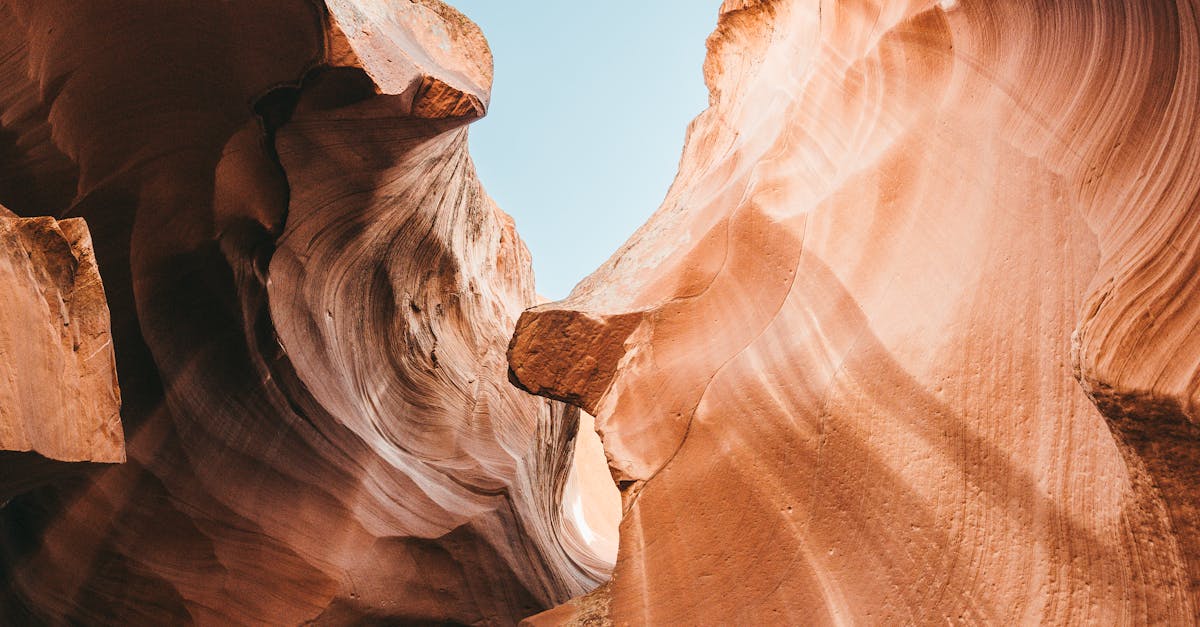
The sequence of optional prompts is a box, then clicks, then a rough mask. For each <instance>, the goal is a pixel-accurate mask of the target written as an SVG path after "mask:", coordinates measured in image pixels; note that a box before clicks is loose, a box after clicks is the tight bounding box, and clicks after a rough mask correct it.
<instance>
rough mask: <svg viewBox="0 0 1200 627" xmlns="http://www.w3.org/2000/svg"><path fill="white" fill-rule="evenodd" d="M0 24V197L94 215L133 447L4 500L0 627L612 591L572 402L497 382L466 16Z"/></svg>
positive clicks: (522, 604) (274, 617)
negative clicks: (579, 458) (568, 500)
mask: <svg viewBox="0 0 1200 627" xmlns="http://www.w3.org/2000/svg"><path fill="white" fill-rule="evenodd" d="M0 32H2V33H3V37H2V38H0V47H2V48H3V55H2V56H0V59H3V61H2V62H0V120H2V121H3V126H4V133H3V134H0V201H3V202H5V203H6V204H8V205H9V206H10V207H12V208H13V209H14V210H15V211H16V212H17V213H20V214H23V215H32V214H34V213H37V212H39V211H44V207H47V206H49V207H56V208H59V210H58V211H57V212H56V215H57V216H59V217H60V218H72V219H73V218H78V217H84V218H86V219H87V221H88V224H89V225H90V226H91V228H92V232H93V234H94V235H95V236H96V250H95V256H96V258H97V259H98V260H99V261H100V264H99V265H100V268H101V269H102V271H103V273H104V279H105V285H106V286H107V288H108V301H109V304H110V307H111V311H112V317H113V338H114V341H115V353H116V358H117V364H118V368H119V370H120V372H119V374H120V376H121V381H122V385H123V395H124V409H123V412H122V416H123V421H124V423H125V428H126V433H127V436H128V456H129V460H128V463H127V464H125V465H122V466H119V467H112V468H105V469H100V470H98V471H95V472H92V473H91V474H90V475H89V476H88V478H87V480H86V481H83V482H78V483H75V484H71V485H65V486H56V487H50V488H45V489H40V490H37V491H35V492H32V493H29V494H27V495H23V496H20V497H18V498H16V499H14V500H13V501H12V503H10V504H9V505H8V507H6V508H5V509H4V510H3V511H0V570H3V572H4V573H5V575H6V576H5V578H4V581H3V583H2V584H0V617H2V619H0V622H5V623H50V624H62V623H72V624H74V623H79V624H191V623H195V624H219V625H229V624H285V625H294V624H302V623H309V622H312V623H315V624H395V623H408V622H413V623H444V622H448V623H455V624H511V623H514V622H516V621H517V620H519V619H521V618H522V617H525V616H528V615H530V614H534V613H536V612H538V611H541V610H543V609H546V608H548V607H551V606H553V605H554V604H556V603H560V602H562V601H565V600H567V599H568V598H570V597H572V596H577V595H580V594H583V593H585V592H586V591H588V590H590V589H592V588H593V587H595V586H596V585H598V584H599V583H600V582H601V581H602V580H603V579H604V578H606V577H607V574H608V568H609V567H610V566H611V559H612V556H611V555H607V556H606V555H605V554H604V553H603V550H602V548H603V547H601V548H596V546H593V544H589V543H588V542H586V541H584V542H581V541H579V535H580V534H579V531H578V520H577V517H576V515H575V514H574V513H573V512H572V511H571V510H570V509H564V507H563V494H564V491H565V490H566V489H567V485H568V483H569V477H570V476H572V472H573V471H572V468H575V469H576V470H575V472H585V473H586V472H589V471H588V470H580V468H582V466H576V465H574V464H573V455H574V451H575V447H576V444H575V440H576V426H577V424H578V421H579V414H578V412H577V410H575V409H574V408H570V407H567V406H565V405H563V404H562V403H559V402H557V401H554V402H551V401H547V400H545V399H541V398H537V397H534V396H530V395H528V394H526V393H524V392H522V391H520V390H517V389H516V388H514V387H512V386H511V385H510V384H509V382H508V381H507V363H506V359H505V346H506V343H507V341H508V338H509V337H510V335H511V332H512V329H513V325H514V323H515V320H516V318H517V316H518V315H519V313H520V312H521V310H523V309H524V308H526V307H528V306H530V305H533V304H534V303H535V302H536V301H535V294H534V290H533V278H532V271H531V269H530V260H529V255H528V252H527V251H526V249H525V247H524V245H523V244H522V243H521V241H520V239H519V238H518V236H517V234H516V232H515V230H514V227H513V223H512V221H511V220H510V219H509V218H508V217H507V216H506V215H505V214H504V213H503V212H501V211H500V210H499V209H498V208H497V207H496V205H495V204H494V203H493V202H492V201H491V199H490V198H488V196H487V194H486V193H485V192H484V191H483V189H482V188H481V186H480V184H479V182H478V180H477V178H476V176H475V172H474V168H473V166H472V163H471V160H470V157H469V155H468V152H467V125H468V124H469V123H470V122H471V121H473V120H475V119H477V118H478V117H480V116H482V115H483V114H484V112H485V110H486V106H487V102H488V97H489V96H488V95H489V90H490V84H491V72H492V70H491V57H490V53H489V51H488V49H487V46H486V43H485V41H484V39H483V37H482V35H481V34H480V33H479V31H478V29H477V28H476V27H475V26H474V25H473V24H471V23H470V22H469V21H467V20H466V19H465V18H463V17H462V16H461V15H460V14H458V13H457V12H456V11H454V10H453V9H451V8H449V7H448V6H446V5H444V4H443V3H441V2H438V1H436V0H414V1H412V2H382V1H376V0H328V1H327V2H314V1H309V0H267V1H262V2H249V3H229V2H225V1H223V0H203V1H198V2H189V3H186V6H184V5H180V4H171V3H166V4H164V3H161V2H157V1H154V0H135V1H133V2H129V1H128V0H123V1H122V2H112V1H107V0H102V1H98V2H87V3H77V2H70V1H67V0H3V1H0ZM37 224H42V223H40V222H39V223H37ZM52 224H53V222H52V221H50V222H47V223H46V224H45V225H44V227H45V228H47V229H48V228H52ZM59 224H60V225H68V226H65V227H62V230H63V232H64V233H69V234H68V235H67V238H68V239H70V238H76V239H77V238H78V237H79V235H78V233H76V232H75V231H71V230H70V229H69V227H70V225H73V224H77V223H76V222H73V221H72V220H71V219H63V220H61V221H60V222H59ZM0 311H7V310H6V309H0ZM85 322H86V321H85ZM89 328H90V327H89ZM89 346H90V345H89ZM97 346H98V345H97ZM89 354H90V352H89ZM67 355H68V356H70V355H71V353H69V352H68V353H67ZM102 355H104V353H103V352H102ZM79 367H80V368H82V367H83V366H82V365H81V366H79ZM97 367H98V365H97ZM105 418H111V414H110V415H107V416H105ZM114 433H117V434H118V435H119V432H114ZM590 472H592V473H595V472H600V473H604V472H605V469H603V468H602V467H601V468H596V467H594V466H593V467H591V469H590ZM593 481H594V479H593ZM589 509H590V507H589ZM610 550H611V549H610Z"/></svg>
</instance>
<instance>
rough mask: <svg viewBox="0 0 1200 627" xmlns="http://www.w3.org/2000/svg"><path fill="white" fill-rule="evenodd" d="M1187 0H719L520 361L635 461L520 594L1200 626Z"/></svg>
mask: <svg viewBox="0 0 1200 627" xmlns="http://www.w3.org/2000/svg"><path fill="white" fill-rule="evenodd" d="M1197 9H1198V7H1197V6H1196V5H1195V4H1194V3H1193V2H1190V1H1186V0H1180V1H1178V2H1176V1H1171V0H1124V1H1116V2H1103V3H1097V2H1091V3H1086V2H1085V3H1062V2H1051V1H1049V0H1016V1H1013V2H983V1H975V0H959V1H958V2H955V0H942V1H941V2H928V1H923V2H922V1H907V2H906V1H895V2H878V1H873V0H854V1H833V0H827V1H818V0H726V1H725V2H724V3H723V5H722V6H721V8H720V14H721V16H720V24H719V26H718V28H717V30H716V32H715V33H713V35H712V36H711V37H710V39H709V41H708V50H709V53H708V59H707V63H706V66H705V76H706V79H707V82H708V86H709V89H710V93H711V106H710V108H709V109H708V110H707V111H706V112H704V113H703V114H702V115H701V116H700V117H699V118H697V119H696V120H695V122H694V123H693V124H692V126H691V127H690V130H689V136H688V140H687V144H686V147H685V148H684V152H683V157H682V160H681V164H680V172H679V175H678V178H677V179H676V181H675V183H674V185H673V186H672V188H671V190H670V192H669V194H668V197H667V199H666V201H665V202H664V204H663V206H662V207H661V208H660V209H659V210H658V212H657V213H656V214H655V215H654V216H653V217H652V218H651V219H650V221H649V222H648V223H647V224H646V225H645V226H644V227H642V228H641V229H640V230H639V231H638V232H637V233H636V234H635V235H634V236H633V237H632V238H631V239H630V240H629V242H628V243H626V244H625V246H624V247H622V248H621V249H620V250H619V251H618V252H617V253H616V254H615V255H614V256H613V257H612V258H611V259H610V260H609V261H608V262H607V263H606V264H605V265H603V266H602V267H601V268H600V269H599V270H597V271H596V272H595V273H594V274H593V275H592V276H590V277H589V278H588V279H586V280H585V281H584V282H583V283H581V284H580V285H579V286H578V287H577V288H576V289H575V290H574V291H573V292H572V294H571V295H570V296H569V297H568V298H567V299H566V300H564V301H561V302H557V303H549V304H545V305H541V306H539V307H537V308H535V309H532V310H531V311H529V312H527V313H525V314H524V315H523V316H522V317H521V319H520V321H519V323H518V327H517V331H516V335H515V337H514V338H513V341H512V343H511V344H510V347H509V362H510V366H511V376H512V378H513V380H514V381H516V382H517V383H518V384H520V385H522V386H523V387H525V388H526V389H528V390H531V391H533V392H536V393H538V394H542V395H545V396H549V397H551V398H557V399H560V400H564V401H567V402H569V403H573V404H576V405H578V406H580V407H582V408H584V409H585V410H587V411H588V412H591V413H593V414H594V415H595V416H596V428H597V430H598V431H599V433H600V434H601V436H602V437H603V441H604V449H605V451H606V453H607V455H608V457H609V464H610V467H611V469H612V471H613V474H614V477H615V478H616V480H617V481H618V483H619V486H620V487H621V490H622V498H623V519H622V522H621V526H620V549H619V553H618V558H617V564H616V568H615V571H614V574H613V578H612V581H611V583H610V584H608V585H606V586H604V587H603V588H600V589H599V590H597V591H596V592H594V593H592V594H591V595H588V596H585V597H582V598H579V599H576V600H574V601H572V602H571V603H569V604H566V605H564V606H561V607H559V608H557V609H555V610H553V611H551V612H548V613H545V614H542V615H540V616H538V617H535V618H534V619H532V621H531V622H533V623H535V624H559V623H571V622H573V623H577V624H599V623H606V622H612V623H616V624H631V625H639V624H852V623H863V624H877V623H883V624H889V623H935V622H936V623H944V622H955V623H959V622H968V623H990V624H1089V623H1115V624H1191V623H1192V622H1193V621H1194V620H1196V618H1197V617H1198V616H1200V511H1198V506H1197V505H1198V503H1200V423H1198V420H1200V414H1198V413H1197V407H1198V406H1200V333H1198V332H1197V327H1198V325H1200V291H1198V290H1197V289H1196V287H1197V281H1200V273H1198V272H1197V270H1200V206H1197V200H1198V198H1200V177H1198V176H1197V174H1196V173H1197V172H1200V168H1198V167H1197V166H1198V165H1200V163H1198V160H1200V141H1198V140H1200V128H1198V127H1197V125H1198V124H1200V110H1198V109H1200V97H1198V96H1200V36H1198V33H1197V24H1198V22H1197Z"/></svg>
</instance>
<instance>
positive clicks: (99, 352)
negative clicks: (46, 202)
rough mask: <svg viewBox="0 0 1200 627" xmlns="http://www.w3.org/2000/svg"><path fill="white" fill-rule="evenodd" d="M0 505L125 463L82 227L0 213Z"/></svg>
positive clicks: (101, 308)
mask: <svg viewBox="0 0 1200 627" xmlns="http://www.w3.org/2000/svg"><path fill="white" fill-rule="evenodd" d="M0 291H2V293H3V294H4V298H3V300H2V301H0V500H2V501H6V500H8V499H9V498H11V497H12V496H14V495H15V494H18V493H20V492H24V491H26V490H29V489H31V488H33V487H37V486H38V485H39V484H41V483H44V482H45V481H46V480H47V479H51V478H55V477H59V476H64V475H69V474H73V473H75V472H76V471H77V470H78V469H79V467H80V466H82V465H87V464H81V462H83V463H117V462H122V461H124V460H125V441H124V436H123V434H122V432H121V420H120V414H119V412H120V409H121V398H120V393H119V391H118V389H117V380H116V366H115V364H114V363H113V349H112V337H111V336H110V334H109V327H108V306H107V305H106V304H105V301H104V288H103V286H102V285H101V284H100V274H99V272H98V271H97V269H96V260H95V258H94V257H93V255H92V243H91V237H90V235H89V234H88V230H87V225H85V224H84V223H83V220H80V219H70V220H62V221H56V220H55V219H53V218H18V217H16V216H14V215H13V214H12V213H11V212H9V211H8V210H7V209H5V208H3V207H0Z"/></svg>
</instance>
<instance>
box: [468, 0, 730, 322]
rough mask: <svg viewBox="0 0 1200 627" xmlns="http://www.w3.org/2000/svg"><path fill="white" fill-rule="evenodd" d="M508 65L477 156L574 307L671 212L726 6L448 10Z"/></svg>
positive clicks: (624, 2)
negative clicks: (610, 261) (644, 230)
mask: <svg viewBox="0 0 1200 627" xmlns="http://www.w3.org/2000/svg"><path fill="white" fill-rule="evenodd" d="M449 2H450V4H453V5H454V6H455V7H456V8H458V9H459V10H460V11H462V12H463V13H465V14H466V15H467V17H470V18H471V19H472V20H474V21H475V23H477V24H479V26H480V27H481V28H482V29H483V33H484V35H486V36H487V38H488V42H489V43H490V44H491V47H492V54H493V56H494V57H495V63H496V76H495V83H494V86H493V89H492V103H491V107H490V109H489V111H488V116H487V117H486V118H484V119H483V120H480V121H478V122H476V123H475V124H473V125H472V128H471V139H470V141H471V154H472V156H473V157H474V159H475V164H476V166H477V168H478V170H479V176H480V178H481V179H482V180H483V184H484V186H485V187H486V188H487V190H488V193H489V194H491V196H492V197H493V198H495V199H496V202H497V203H498V204H499V205H500V207H501V208H502V209H503V210H504V211H506V212H508V213H509V214H510V215H512V216H513V218H514V219H515V220H516V222H517V230H518V231H519V232H520V234H521V237H522V238H523V239H524V240H525V243H526V244H527V245H528V246H529V249H530V251H532V253H533V267H534V271H535V272H536V274H537V286H538V292H540V293H541V294H543V295H544V296H547V297H549V298H552V299H559V298H563V297H565V296H566V295H567V293H568V292H570V291H571V288H572V287H574V286H575V284H576V283H578V282H579V281H580V280H581V279H583V277H585V276H587V275H588V274H589V273H591V272H592V271H593V270H595V269H596V268H597V267H598V266H599V265H600V264H601V263H603V262H604V260H605V259H607V258H608V257H609V256H610V255H611V254H612V253H613V252H615V251H616V249H617V248H618V247H619V246H620V245H621V244H622V243H624V242H625V240H626V239H628V237H629V236H630V235H632V234H633V232H634V230H636V229H637V228H638V227H639V226H641V225H642V223H643V222H645V221H646V219H647V218H648V217H649V216H650V214H651V213H653V212H654V210H655V209H657V208H658V205H659V204H660V203H661V202H662V200H663V197H664V196H666V193H667V188H668V187H669V186H670V184H671V180H672V179H673V178H674V176H675V172H676V170H677V168H678V165H679V155H680V152H681V151H682V149H683V137H684V132H685V131H686V129H687V124H688V122H690V121H691V120H692V118H694V117H695V116H696V115H698V114H699V113H700V112H701V111H703V110H704V108H705V106H707V104H708V91H707V90H706V89H705V87H704V76H703V64H704V53H705V50H704V40H705V38H707V37H708V34H709V33H710V32H711V31H712V30H713V28H714V27H715V26H716V21H717V9H718V8H719V7H720V4H721V2H720V0H605V1H604V2H590V1H586V0H576V1H572V2H564V1H561V0H560V1H557V2H534V1H533V0H449Z"/></svg>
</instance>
